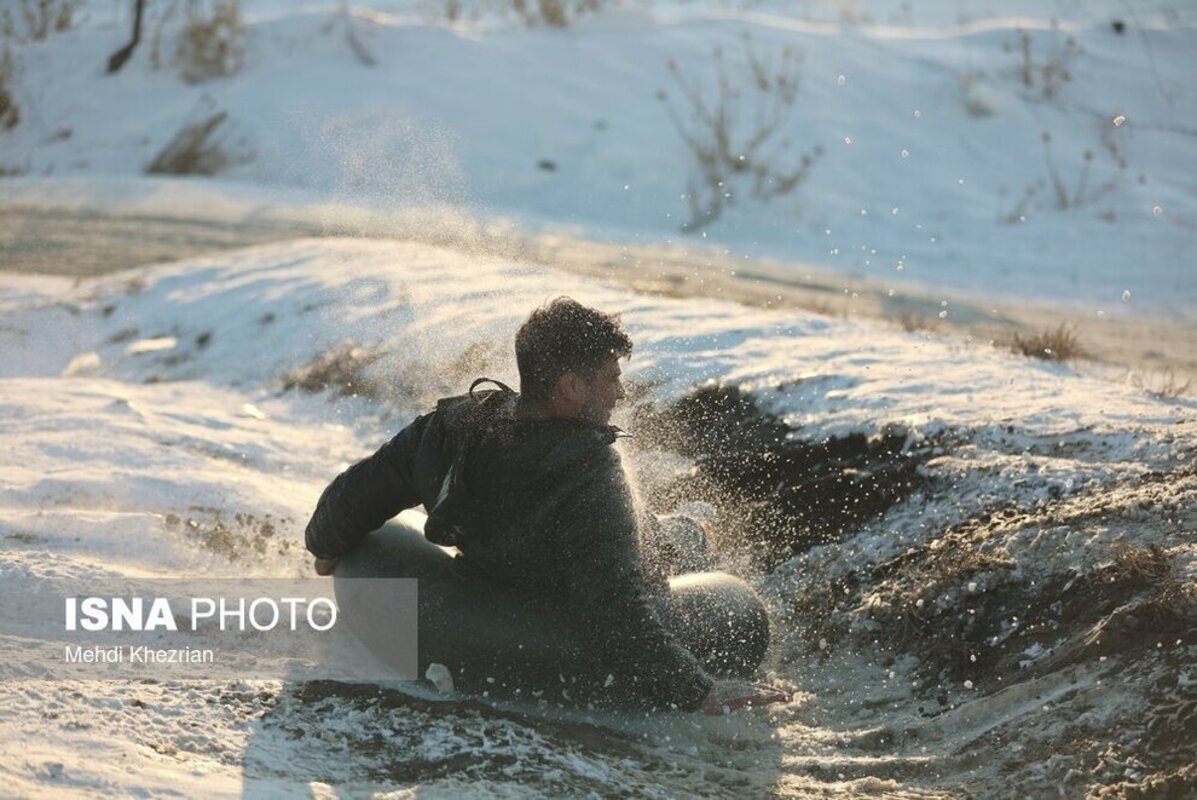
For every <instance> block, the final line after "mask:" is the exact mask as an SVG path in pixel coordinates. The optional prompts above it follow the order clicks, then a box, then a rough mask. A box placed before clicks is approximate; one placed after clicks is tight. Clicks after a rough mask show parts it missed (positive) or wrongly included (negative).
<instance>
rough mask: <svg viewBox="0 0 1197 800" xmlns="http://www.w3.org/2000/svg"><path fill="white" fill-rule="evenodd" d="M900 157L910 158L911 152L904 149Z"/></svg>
mask: <svg viewBox="0 0 1197 800" xmlns="http://www.w3.org/2000/svg"><path fill="white" fill-rule="evenodd" d="M900 155H901V156H902V158H910V151H909V150H907V149H906V148H905V147H903V148H902V152H901V154H900Z"/></svg>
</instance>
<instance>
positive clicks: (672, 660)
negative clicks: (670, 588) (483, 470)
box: [560, 449, 714, 710]
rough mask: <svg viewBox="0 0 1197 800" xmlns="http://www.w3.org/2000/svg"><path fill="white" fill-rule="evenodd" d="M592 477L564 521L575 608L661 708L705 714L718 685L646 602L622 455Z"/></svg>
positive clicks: (622, 671) (610, 456)
mask: <svg viewBox="0 0 1197 800" xmlns="http://www.w3.org/2000/svg"><path fill="white" fill-rule="evenodd" d="M598 457H599V458H601V459H604V460H605V462H606V463H604V464H602V465H601V466H600V468H599V469H597V470H595V471H594V472H593V473H591V475H592V476H593V480H591V481H590V482H588V483H587V484H585V485H584V486H583V487H582V489H581V490H580V492H579V494H578V495H577V497H576V498H571V501H567V502H569V505H568V507H567V509H566V511H565V512H564V513H563V515H562V519H561V523H560V524H561V541H562V545H563V546H562V556H563V557H564V558H565V560H566V566H567V570H566V571H567V574H566V581H567V584H568V585H567V588H568V591H569V597H570V601H571V602H570V608H571V610H572V611H573V613H574V614H575V615H577V617H578V619H577V621H578V623H579V627H580V630H583V631H586V632H587V633H588V635H589V636H590V637H591V639H592V641H593V643H594V644H595V645H596V646H597V647H598V648H600V650H601V651H602V652H603V653H604V654H606V657H607V658H608V659H609V661H610V663H611V666H612V667H613V668H614V669H615V670H616V671H617V672H618V673H619V674H618V675H617V680H632V679H635V680H636V681H637V683H638V685H639V686H640V687H641V690H642V692H643V693H644V695H645V696H646V697H648V698H649V699H650V700H651V701H652V702H655V703H658V704H660V706H662V707H669V706H676V707H678V708H680V709H685V710H691V709H696V708H698V707H700V706H701V705H702V703H703V701H704V699H705V698H706V697H707V695H708V694H709V693H710V691H711V689H712V687H713V685H714V684H713V682H712V680H711V678H710V677H708V676H707V675H706V673H704V672H703V670H702V668H701V667H700V666H699V664H698V661H697V660H695V658H694V656H692V655H691V654H690V652H689V651H687V650H686V649H685V648H684V647H682V646H681V645H679V644H678V643H677V642H675V641H674V639H673V637H672V636H671V635H670V634H669V632H668V631H667V630H665V628H664V627H663V626H662V625H661V623H660V621H659V620H658V619H657V616H656V614H655V613H654V612H653V610H652V608H651V607H650V606H649V604H648V600H647V598H646V596H645V588H646V584H645V578H644V574H643V571H642V567H641V564H640V552H639V549H638V542H637V529H636V515H635V509H634V506H633V502H632V495H631V491H630V489H629V488H628V484H627V480H626V479H625V478H624V475H623V470H622V468H621V467H620V465H619V455H618V454H617V453H616V452H615V451H614V450H611V449H604V450H603V451H602V453H601V455H600V456H598Z"/></svg>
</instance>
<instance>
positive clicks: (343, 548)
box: [307, 297, 787, 713]
mask: <svg viewBox="0 0 1197 800" xmlns="http://www.w3.org/2000/svg"><path fill="white" fill-rule="evenodd" d="M515 348H516V360H517V363H518V367H519V375H520V393H519V394H517V393H515V392H513V391H511V390H510V389H508V388H507V387H505V386H502V385H501V384H497V383H496V385H498V386H499V387H500V388H499V389H498V390H488V391H475V388H476V387H477V385H478V384H479V383H481V382H482V381H477V382H475V386H474V387H471V391H470V394H468V395H464V396H461V397H454V398H449V399H445V400H441V401H440V402H439V403H438V404H437V407H436V410H434V411H432V412H430V413H428V414H425V415H423V416H421V417H418V418H417V419H416V420H415V421H414V422H412V423H411V424H410V425H408V426H407V427H406V428H404V429H403V430H402V431H400V432H399V434H398V435H396V436H395V438H394V439H392V440H391V441H390V442H388V443H387V444H385V445H383V447H382V448H381V449H379V450H378V452H376V453H375V454H374V455H372V456H370V457H369V458H367V459H365V460H363V461H361V462H359V463H357V464H355V465H353V466H352V467H350V468H349V469H348V470H346V471H345V472H344V473H342V474H341V475H339V476H338V477H337V478H336V479H335V480H334V481H333V482H332V484H331V485H329V487H328V488H327V489H326V490H325V491H324V494H323V495H322V496H321V497H320V501H319V503H318V505H317V507H316V511H315V513H314V514H313V515H312V519H311V522H309V523H308V527H307V548H308V550H310V551H311V552H312V554H313V555H315V556H316V571H317V572H318V573H320V574H322V575H328V574H330V573H331V572H332V570H333V567H334V566H335V564H336V560H337V559H338V558H339V557H340V556H343V555H345V554H347V553H349V552H350V551H351V550H353V549H354V548H355V547H356V546H357V545H358V544H359V543H360V542H361V541H362V540H363V539H364V538H365V536H366V535H367V534H368V533H369V532H370V531H373V530H375V529H377V528H379V527H380V526H382V525H383V523H385V522H386V521H387V520H389V519H391V518H392V517H394V516H395V515H397V514H398V513H399V512H400V511H402V510H404V509H407V508H412V507H414V506H416V505H418V504H420V503H423V505H424V506H425V508H426V509H428V511H429V517H428V521H427V523H426V525H425V529H424V532H425V536H426V538H427V539H428V540H430V541H432V542H435V543H436V544H441V545H446V546H449V545H451V546H454V547H456V548H457V549H458V550H459V551H460V553H461V555H460V556H459V557H458V559H457V564H458V567H459V569H460V572H461V574H462V575H463V576H464V577H465V578H466V579H467V580H468V579H470V578H471V577H474V578H476V579H478V580H489V581H494V582H497V583H499V584H501V585H503V586H505V587H507V588H510V589H513V590H515V591H517V592H519V593H521V594H523V595H525V596H527V597H530V598H538V599H541V600H545V599H549V600H551V601H552V602H553V603H554V604H555V605H557V606H558V607H561V608H564V609H566V610H567V611H568V612H569V615H570V616H571V617H572V618H573V619H574V620H576V622H577V629H578V630H579V631H582V632H584V634H585V635H586V636H587V637H588V638H589V640H590V641H591V642H592V643H593V644H594V645H595V646H596V647H597V651H598V652H601V653H603V654H605V655H604V657H605V659H606V661H607V662H608V663H606V664H605V666H606V667H607V668H609V669H610V670H611V671H612V674H614V675H624V676H635V680H636V682H637V683H638V685H639V686H640V687H641V690H642V691H643V693H644V695H645V698H646V701H647V702H648V703H649V704H651V705H653V706H657V707H663V708H669V707H676V708H679V709H686V710H690V709H697V708H702V709H703V710H705V711H707V712H708V713H719V712H720V711H721V710H724V709H728V708H738V707H741V706H745V705H763V704H767V703H772V702H776V701H779V700H784V699H787V697H786V695H784V694H783V693H780V692H777V691H775V690H773V689H768V688H765V687H758V686H753V685H751V684H743V683H737V682H730V681H715V680H713V679H712V678H711V677H710V676H708V675H707V674H706V673H705V672H704V670H703V669H702V668H701V666H700V665H699V663H698V661H697V660H696V659H695V658H694V656H693V655H692V654H691V653H690V652H688V651H687V650H686V649H685V648H684V647H682V646H681V645H680V644H678V643H677V642H676V641H675V640H674V638H673V636H672V635H671V634H670V632H669V631H668V630H666V628H665V627H664V626H663V625H662V624H661V622H660V621H659V619H658V616H657V614H656V613H655V612H654V610H653V607H652V605H651V604H650V602H649V598H650V592H651V590H652V589H653V588H657V589H660V590H664V591H667V587H665V585H664V583H665V581H664V577H663V576H658V577H657V579H656V581H655V583H656V584H657V585H656V586H655V587H653V586H650V580H649V578H648V577H647V576H646V564H645V561H644V558H643V555H642V554H643V548H644V547H646V546H648V547H652V546H653V544H652V542H653V541H654V538H657V539H659V538H661V532H660V530H659V529H658V528H657V525H656V523H655V520H649V519H648V516H649V515H645V517H644V518H641V517H640V516H639V515H638V514H637V510H636V507H635V504H634V502H633V496H632V491H631V489H630V488H629V486H628V482H627V479H626V477H625V475H624V472H623V469H622V467H621V465H620V458H619V454H618V452H617V451H616V449H615V448H614V447H612V445H613V444H614V442H615V440H616V439H617V438H618V437H619V435H620V433H621V432H620V431H619V429H618V428H615V427H613V426H611V425H609V424H608V423H609V421H610V418H611V412H612V410H613V409H614V407H615V404H616V403H617V402H618V401H619V400H621V399H623V398H624V397H625V394H624V390H623V384H622V382H621V380H620V366H619V362H620V359H622V358H625V357H627V356H629V355H630V354H631V351H632V342H631V339H630V338H629V337H628V335H627V334H626V333H625V332H624V331H623V330H622V329H621V327H620V323H619V318H618V316H615V315H608V314H604V313H603V312H601V311H598V310H595V309H592V308H587V307H585V306H583V305H581V304H579V303H577V302H576V301H574V300H571V299H569V298H566V297H561V298H558V299H556V300H554V301H553V302H552V303H550V304H549V305H547V306H545V307H543V308H540V309H538V310H536V311H534V312H533V313H532V315H531V316H530V317H529V318H528V320H527V321H526V322H525V323H524V324H523V326H522V327H521V328H520V329H519V332H518V333H517V334H516V339H515ZM492 383H493V382H492ZM650 534H656V536H655V537H654V536H653V535H650Z"/></svg>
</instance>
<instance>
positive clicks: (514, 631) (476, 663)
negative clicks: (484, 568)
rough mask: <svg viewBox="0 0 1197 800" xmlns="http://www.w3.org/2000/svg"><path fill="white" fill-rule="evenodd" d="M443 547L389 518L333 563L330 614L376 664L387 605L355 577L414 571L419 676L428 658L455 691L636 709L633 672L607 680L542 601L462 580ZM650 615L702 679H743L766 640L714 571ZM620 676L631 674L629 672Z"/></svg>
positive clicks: (681, 583) (738, 583)
mask: <svg viewBox="0 0 1197 800" xmlns="http://www.w3.org/2000/svg"><path fill="white" fill-rule="evenodd" d="M452 553H453V551H452V550H448V549H446V548H442V547H438V546H437V545H434V544H432V543H431V542H429V541H428V540H427V539H425V538H424V536H423V534H422V533H421V532H420V531H419V530H417V529H416V528H415V527H413V526H410V525H408V524H406V523H404V522H402V521H398V520H396V521H392V522H389V523H387V524H386V525H384V526H383V527H382V528H379V529H378V530H376V531H374V532H373V533H371V534H370V535H368V536H367V537H366V539H365V540H364V541H363V542H362V543H361V544H360V545H359V546H358V547H357V548H356V549H355V550H354V551H353V552H352V553H349V554H348V555H346V556H344V557H342V558H341V560H340V561H339V562H338V563H337V567H336V571H335V576H334V585H335V588H336V592H337V602H338V605H339V606H340V616H341V618H342V619H344V620H345V621H346V623H347V624H348V625H349V627H350V629H351V630H353V632H354V634H355V635H356V636H357V637H358V638H359V639H361V640H362V642H363V643H364V644H365V645H366V646H367V647H369V648H370V649H371V650H372V651H373V652H374V653H375V654H376V655H379V656H380V657H382V658H384V659H387V658H388V655H387V646H388V644H393V643H389V642H388V641H387V639H386V636H385V625H386V610H385V609H380V608H376V607H373V606H370V605H368V604H366V603H365V601H363V600H361V599H360V598H362V597H363V595H362V594H361V593H359V592H352V591H345V589H346V586H347V584H346V583H345V582H346V581H352V580H353V579H355V578H416V579H417V580H418V581H419V590H418V598H419V600H418V625H419V633H418V636H419V641H418V648H417V653H418V657H419V671H420V675H421V676H422V675H424V674H425V672H426V670H427V669H428V667H429V666H430V665H431V664H442V665H444V666H445V667H447V668H448V669H449V672H450V674H451V675H452V677H453V683H454V687H455V688H456V689H457V690H458V691H464V692H470V693H475V694H482V693H486V694H488V695H495V696H505V697H534V698H544V699H547V700H549V701H555V702H565V703H570V704H579V703H580V704H588V703H589V704H596V705H614V706H642V705H644V699H643V698H641V697H639V696H638V694H637V692H636V688H635V685H634V684H635V681H634V679H626V680H618V679H615V680H613V679H612V678H613V676H611V675H610V674H609V672H608V670H607V669H605V668H604V667H603V666H602V665H603V662H604V661H605V659H604V658H603V655H602V653H601V652H597V651H595V650H594V649H593V648H590V647H588V646H587V645H586V644H585V643H584V641H585V639H584V635H583V634H584V631H580V630H578V629H577V627H576V623H574V622H573V621H571V620H570V619H569V618H568V616H567V615H565V614H563V613H561V612H560V611H559V610H558V609H555V608H553V607H551V606H550V605H549V604H547V603H546V604H543V605H542V604H537V603H534V602H531V601H529V600H528V599H527V598H524V597H521V596H518V595H516V594H514V593H512V592H510V591H507V590H505V589H504V587H501V586H498V585H496V584H493V583H488V582H485V581H481V580H477V579H474V578H470V579H466V578H463V577H462V576H461V575H460V574H459V572H458V570H457V569H456V567H455V564H454V557H453V555H452ZM653 603H654V607H655V610H656V612H657V615H658V617H659V618H660V620H661V622H662V623H663V624H664V625H665V626H666V627H667V628H668V629H669V630H670V631H671V632H672V633H673V636H674V638H675V639H676V640H677V641H678V642H679V643H680V644H681V645H682V646H684V647H685V648H686V649H688V650H689V651H690V652H691V653H693V654H694V656H695V657H696V658H697V659H698V660H699V662H700V663H701V664H702V665H703V667H704V669H706V670H707V671H708V672H709V673H711V674H712V675H717V676H721V677H749V676H751V675H752V673H753V672H754V670H755V669H756V668H757V667H758V666H759V665H760V663H761V661H762V660H763V659H764V657H765V653H766V651H767V650H768V647H769V619H768V616H767V614H766V613H765V607H764V604H763V603H762V602H761V599H760V598H759V597H758V596H757V594H756V592H755V591H753V589H752V588H751V587H750V586H749V585H748V584H747V583H745V582H744V581H742V580H740V579H739V578H737V577H735V576H733V575H729V574H727V573H722V572H703V573H691V574H687V575H681V576H678V577H675V578H671V579H670V581H669V593H668V595H667V596H662V597H659V598H655V599H654V600H653ZM628 677H629V678H630V677H631V676H628Z"/></svg>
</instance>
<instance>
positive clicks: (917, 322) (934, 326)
mask: <svg viewBox="0 0 1197 800" xmlns="http://www.w3.org/2000/svg"><path fill="white" fill-rule="evenodd" d="M898 324H899V325H901V326H902V330H904V331H906V332H907V333H917V332H918V331H935V330H938V329H939V321H938V320H934V319H931V318H930V317H924V316H923V315H922V314H916V313H915V312H913V311H904V312H903V313H902V315H901V316H900V317H898Z"/></svg>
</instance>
